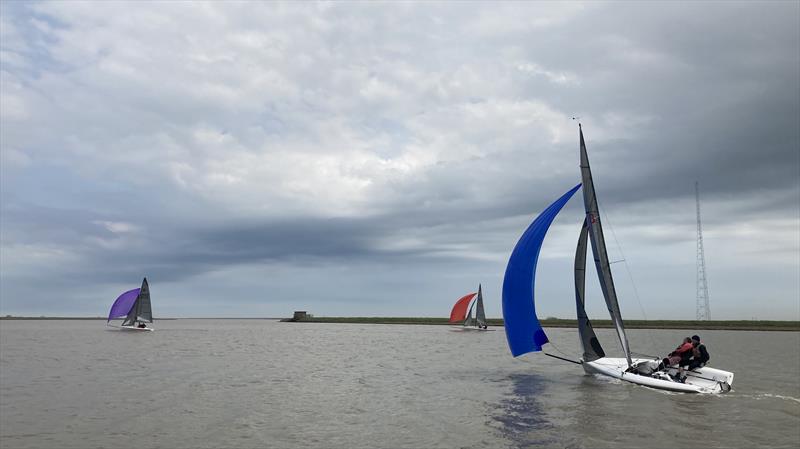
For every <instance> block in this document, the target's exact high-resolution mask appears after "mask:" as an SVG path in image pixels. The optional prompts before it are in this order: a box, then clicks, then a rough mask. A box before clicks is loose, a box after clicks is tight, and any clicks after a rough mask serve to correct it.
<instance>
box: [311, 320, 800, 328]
mask: <svg viewBox="0 0 800 449" xmlns="http://www.w3.org/2000/svg"><path fill="white" fill-rule="evenodd" d="M487 321H488V324H489V325H490V326H502V325H503V320H502V319H500V318H489V319H488V320H487ZM299 322H302V323H361V324H442V325H446V324H450V323H448V321H447V318H415V317H308V318H304V319H302V320H299ZM541 323H542V326H543V327H566V328H574V327H577V321H576V320H562V319H554V318H551V319H545V320H541ZM592 326H594V327H595V328H596V329H597V328H611V327H612V325H611V320H593V321H592ZM625 328H626V329H698V330H700V329H705V330H742V331H800V321H761V320H759V321H754V320H738V321H683V320H625Z"/></svg>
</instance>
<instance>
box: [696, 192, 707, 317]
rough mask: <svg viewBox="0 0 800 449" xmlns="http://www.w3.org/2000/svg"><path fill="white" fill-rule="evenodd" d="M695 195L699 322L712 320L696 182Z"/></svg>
mask: <svg viewBox="0 0 800 449" xmlns="http://www.w3.org/2000/svg"><path fill="white" fill-rule="evenodd" d="M694 195H695V199H696V200H697V316H696V319H697V321H702V320H710V319H711V309H710V307H709V305H708V280H707V279H706V256H705V251H704V250H703V227H702V225H701V224H700V187H699V185H698V183H697V181H695V183H694Z"/></svg>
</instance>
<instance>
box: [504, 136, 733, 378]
mask: <svg viewBox="0 0 800 449" xmlns="http://www.w3.org/2000/svg"><path fill="white" fill-rule="evenodd" d="M578 128H579V133H580V166H581V179H582V185H583V202H584V209H585V211H586V216H585V218H584V221H583V226H582V228H581V232H580V236H579V237H578V245H577V249H576V252H575V265H574V270H575V306H576V310H577V318H578V319H577V321H578V335H579V337H580V341H581V346H582V348H583V357H582V358H581V359H580V360H578V361H576V362H575V363H578V364H580V365H582V366H583V369H584V371H585V372H586V373H589V374H601V375H604V376H609V377H613V378H616V379H621V380H624V381H627V382H632V383H635V384H639V385H645V386H648V387H652V388H657V389H661V390H669V391H676V392H685V393H726V392H728V391H730V389H731V384H732V383H733V373H731V372H728V371H723V370H719V369H715V368H711V367H708V366H704V367H700V368H696V369H694V370H691V371H685V372H684V374H686V378H685V380H683V381H678V380H675V378H676V377H677V376H676V374H677V373H678V369H677V368H676V367H671V368H668V369H666V370H659V369H658V368H659V366H658V365H659V359H658V358H634V357H633V356H632V355H631V350H630V347H629V344H628V337H627V335H626V334H625V326H624V324H623V321H622V315H621V313H620V309H619V303H618V301H617V293H616V290H615V288H614V280H613V278H612V276H611V267H610V263H609V260H608V254H607V251H606V244H605V239H604V237H603V228H602V225H601V223H600V213H599V208H598V203H597V197H596V195H595V190H594V183H593V181H592V173H591V169H590V168H589V158H588V156H587V153H586V143H585V142H584V139H583V130H582V129H581V128H580V125H578ZM580 187H581V184H578V185H577V186H575V187H573V188H572V189H571V190H570V191H568V192H567V193H565V194H564V195H563V196H561V198H559V199H558V200H556V201H555V202H554V203H553V204H551V205H550V206H548V207H547V209H545V210H544V211H543V212H542V213H541V214H539V216H538V217H537V218H536V219H535V220H534V221H533V223H531V225H530V226H529V227H528V229H527V230H526V231H525V232H524V233H523V234H522V237H521V238H520V239H519V241H518V242H517V245H516V246H515V247H514V250H513V251H512V253H511V257H510V258H509V261H508V266H507V267H506V273H505V279H504V281H503V319H504V321H505V330H506V338H507V340H508V345H509V348H510V349H511V354H512V355H513V356H514V357H517V356H520V355H523V354H527V353H529V352H537V351H541V350H542V346H543V345H545V344H547V343H549V340H548V338H547V335H545V333H544V331H543V330H542V326H541V324H540V323H539V319H538V318H537V317H536V308H535V302H534V285H535V278H536V263H537V261H538V258H539V251H540V249H541V247H542V242H543V240H544V237H545V234H546V233H547V229H548V228H549V227H550V224H551V223H552V222H553V219H554V218H555V217H556V215H557V214H558V212H559V211H561V208H563V207H564V205H565V204H566V203H567V201H569V199H570V198H571V197H572V195H573V194H574V193H575V192H576V191H577V190H578V189H579V188H580ZM587 241H588V242H591V246H592V253H593V254H594V263H595V268H596V270H597V276H598V278H599V280H600V287H601V290H602V292H603V297H604V298H605V302H606V306H607V307H608V311H609V314H610V315H611V321H612V323H613V325H614V328H615V330H616V333H617V336H618V337H619V341H620V344H621V346H622V350H623V352H624V354H625V357H624V358H614V357H606V355H605V351H603V347H602V346H601V345H600V341H599V340H598V339H597V336H596V335H595V332H594V329H593V328H592V323H591V321H590V320H589V317H588V316H587V315H586V310H585V307H584V304H585V302H584V290H585V280H586V277H585V274H586V247H587ZM547 355H550V354H547ZM553 357H556V358H561V359H563V360H567V361H572V360H568V359H565V358H562V357H557V356H553Z"/></svg>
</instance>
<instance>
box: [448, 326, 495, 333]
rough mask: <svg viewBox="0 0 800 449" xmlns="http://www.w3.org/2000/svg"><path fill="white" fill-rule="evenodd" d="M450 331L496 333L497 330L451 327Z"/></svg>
mask: <svg viewBox="0 0 800 449" xmlns="http://www.w3.org/2000/svg"><path fill="white" fill-rule="evenodd" d="M450 330H451V331H453V332H472V331H477V332H494V331H495V330H497V329H482V328H480V327H472V326H450Z"/></svg>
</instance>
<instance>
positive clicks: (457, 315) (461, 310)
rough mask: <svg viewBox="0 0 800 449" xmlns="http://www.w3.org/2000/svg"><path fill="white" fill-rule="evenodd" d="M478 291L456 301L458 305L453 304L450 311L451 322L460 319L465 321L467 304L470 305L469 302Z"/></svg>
mask: <svg viewBox="0 0 800 449" xmlns="http://www.w3.org/2000/svg"><path fill="white" fill-rule="evenodd" d="M477 294H478V293H470V294H469V295H467V296H464V297H463V298H461V299H459V300H458V301H456V305H454V306H453V311H452V312H450V322H451V323H457V322H459V321H464V319H465V318H466V317H467V306H469V302H470V301H471V300H472V298H474V297H475V295H477Z"/></svg>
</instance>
